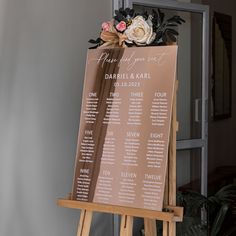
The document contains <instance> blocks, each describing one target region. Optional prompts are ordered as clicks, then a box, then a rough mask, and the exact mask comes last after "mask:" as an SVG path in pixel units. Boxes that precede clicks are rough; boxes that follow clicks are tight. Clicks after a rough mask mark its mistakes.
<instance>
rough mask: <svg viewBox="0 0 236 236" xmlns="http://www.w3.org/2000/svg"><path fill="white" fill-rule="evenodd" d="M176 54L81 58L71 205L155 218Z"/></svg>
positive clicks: (103, 52) (109, 53) (158, 51)
mask: <svg viewBox="0 0 236 236" xmlns="http://www.w3.org/2000/svg"><path fill="white" fill-rule="evenodd" d="M176 60H177V46H163V47H162V46H158V47H131V48H112V49H108V48H99V49H90V50H88V54H87V64H86V71H85V81H84V89H83V98H82V108H81V117H80V128H79V135H78V146H77V154H76V163H75V173H74V181H73V191H72V198H73V199H74V200H79V201H86V202H94V203H102V204H109V205H118V206H127V207H134V208H141V209H151V210H157V211H161V210H162V207H163V195H164V186H165V177H166V169H167V160H168V144H169V135H170V125H171V111H172V103H173V95H174V84H175V77H176Z"/></svg>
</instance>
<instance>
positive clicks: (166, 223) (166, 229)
mask: <svg viewBox="0 0 236 236" xmlns="http://www.w3.org/2000/svg"><path fill="white" fill-rule="evenodd" d="M168 229H169V223H168V222H166V221H163V233H162V235H163V236H168V235H169V233H168Z"/></svg>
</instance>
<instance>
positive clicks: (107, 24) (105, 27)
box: [102, 21, 111, 32]
mask: <svg viewBox="0 0 236 236" xmlns="http://www.w3.org/2000/svg"><path fill="white" fill-rule="evenodd" d="M110 29H111V22H110V21H107V22H103V23H102V30H103V31H105V32H107V31H110Z"/></svg>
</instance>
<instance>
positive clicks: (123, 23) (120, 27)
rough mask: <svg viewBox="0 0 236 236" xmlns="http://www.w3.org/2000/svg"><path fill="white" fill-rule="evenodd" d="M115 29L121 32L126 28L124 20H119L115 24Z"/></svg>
mask: <svg viewBox="0 0 236 236" xmlns="http://www.w3.org/2000/svg"><path fill="white" fill-rule="evenodd" d="M116 29H117V30H118V31H120V32H123V31H124V30H126V23H125V22H124V21H121V22H120V23H119V24H117V25H116Z"/></svg>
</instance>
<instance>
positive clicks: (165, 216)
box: [57, 81, 183, 236]
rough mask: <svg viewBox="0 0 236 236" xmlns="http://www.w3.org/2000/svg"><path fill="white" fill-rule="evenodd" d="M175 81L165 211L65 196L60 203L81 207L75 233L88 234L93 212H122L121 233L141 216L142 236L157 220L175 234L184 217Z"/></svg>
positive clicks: (126, 235) (152, 235) (169, 235)
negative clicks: (178, 167) (180, 199)
mask: <svg viewBox="0 0 236 236" xmlns="http://www.w3.org/2000/svg"><path fill="white" fill-rule="evenodd" d="M177 87H178V83H177V81H176V83H175V91H174V98H173V106H172V120H171V129H170V140H169V155H168V156H169V157H168V166H167V174H166V184H165V193H164V211H162V212H159V211H152V210H146V209H136V208H128V207H120V206H112V205H105V204H97V203H88V202H80V201H75V200H71V197H70V196H69V198H68V199H58V201H57V204H58V205H59V206H61V207H67V208H73V209H81V215H80V221H79V225H78V232H77V236H89V231H90V226H91V222H92V216H93V212H105V213H112V214H119V215H121V225H120V236H132V231H133V218H134V217H142V218H144V229H145V236H156V235H157V229H156V220H160V221H163V236H175V235H176V222H181V221H182V219H183V208H182V207H177V206H176V132H177V130H178V123H177V121H176V93H177Z"/></svg>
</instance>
